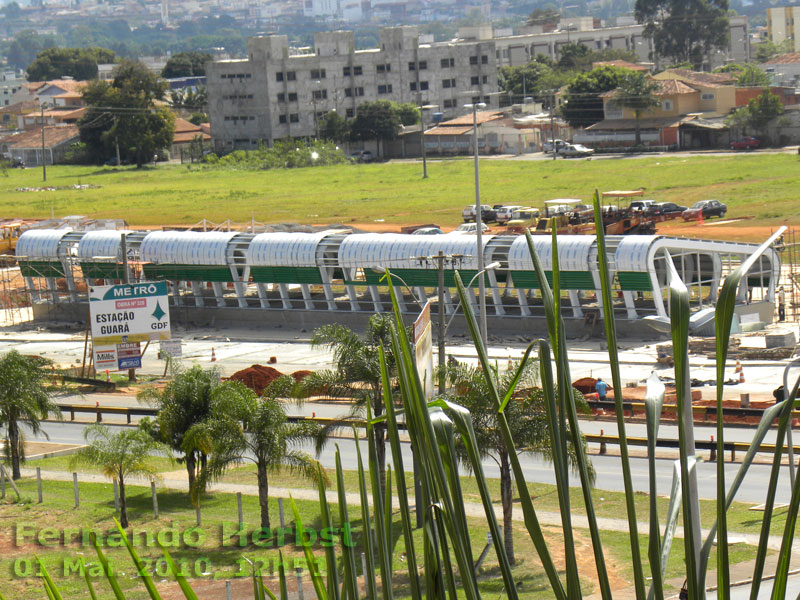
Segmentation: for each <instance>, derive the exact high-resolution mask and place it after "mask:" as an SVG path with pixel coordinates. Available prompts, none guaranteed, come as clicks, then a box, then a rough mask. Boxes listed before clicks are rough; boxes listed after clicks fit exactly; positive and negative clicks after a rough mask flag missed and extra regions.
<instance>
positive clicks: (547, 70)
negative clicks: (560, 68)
mask: <svg viewBox="0 0 800 600" xmlns="http://www.w3.org/2000/svg"><path fill="white" fill-rule="evenodd" d="M563 79H564V76H563V75H561V74H560V73H557V72H555V71H554V70H553V69H552V68H551V67H550V66H548V65H547V64H544V63H542V62H539V61H535V60H532V61H528V62H527V63H525V64H524V65H520V66H518V67H510V66H507V67H501V68H500V72H499V73H498V84H499V85H500V89H502V90H503V91H504V92H506V93H507V94H510V95H511V96H512V98H523V99H524V98H525V97H526V96H532V97H536V96H541V95H542V94H545V93H547V92H548V91H549V90H553V89H557V88H559V87H561V84H562V83H564V81H563Z"/></svg>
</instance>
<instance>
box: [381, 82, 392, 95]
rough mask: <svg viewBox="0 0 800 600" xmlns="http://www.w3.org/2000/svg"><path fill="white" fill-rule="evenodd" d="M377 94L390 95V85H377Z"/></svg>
mask: <svg viewBox="0 0 800 600" xmlns="http://www.w3.org/2000/svg"><path fill="white" fill-rule="evenodd" d="M378 93H379V94H391V93H392V84H391V83H390V84H389V85H379V86H378Z"/></svg>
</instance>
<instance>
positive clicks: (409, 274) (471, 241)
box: [339, 233, 494, 287]
mask: <svg viewBox="0 0 800 600" xmlns="http://www.w3.org/2000/svg"><path fill="white" fill-rule="evenodd" d="M493 237H494V236H492V235H484V236H482V240H481V241H482V243H483V251H484V252H485V251H486V246H487V245H488V243H489V242H490V241H491V240H492V238H493ZM440 250H441V251H442V253H443V254H445V255H447V256H458V257H460V258H459V259H457V260H456V261H455V262H454V263H446V265H445V273H444V284H445V286H447V287H454V286H455V272H456V271H458V273H459V274H460V275H461V279H462V281H463V282H464V283H467V282H469V281H470V280H471V279H472V278H473V277H474V276H475V274H476V273H477V272H478V257H477V255H476V253H477V242H476V239H475V236H474V235H454V234H441V235H404V234H394V233H365V234H354V235H351V236H348V237H347V238H345V239H344V241H342V245H341V247H340V249H339V264H340V265H341V267H342V269H343V270H344V272H345V277H346V278H347V280H346V283H349V284H361V285H363V284H365V283H366V284H368V285H386V281H385V280H384V281H382V280H381V278H382V277H383V274H382V273H380V272H376V271H374V270H373V267H381V268H388V269H390V270H391V271H392V273H395V274H396V275H397V276H398V277H401V278H402V279H403V281H405V282H406V284H408V285H409V286H423V287H435V286H437V285H438V269H437V265H436V262H435V261H433V260H425V257H432V256H436V255H437V254H438V253H439V251H440ZM359 270H363V277H364V279H363V280H361V279H357V277H358V276H359V275H360V274H359V273H357V272H358V271H359ZM477 283H478V282H477V279H476V280H475V282H473V285H477Z"/></svg>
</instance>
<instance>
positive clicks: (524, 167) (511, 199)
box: [0, 154, 800, 226]
mask: <svg viewBox="0 0 800 600" xmlns="http://www.w3.org/2000/svg"><path fill="white" fill-rule="evenodd" d="M799 163H800V157H798V156H797V155H789V154H747V155H744V154H738V155H733V154H732V155H725V156H708V157H680V156H670V157H648V158H637V159H611V160H591V161H587V160H576V161H568V160H559V161H554V162H553V161H528V160H502V159H501V160H482V161H481V165H480V175H481V198H482V201H483V202H484V203H486V204H500V203H506V204H523V205H534V206H542V203H543V201H544V200H548V199H552V198H570V197H575V198H584V199H588V198H590V196H591V194H592V192H593V191H594V189H595V188H598V189H600V190H601V191H603V190H611V189H632V188H638V187H644V188H646V190H647V191H646V197H649V198H654V199H656V200H658V201H674V202H677V203H679V204H683V205H689V204H691V203H693V202H695V201H696V200H700V199H705V198H716V199H718V200H721V201H723V202H726V203H727V204H728V207H729V212H728V216H729V217H737V216H753V217H754V219H752V220H748V221H746V222H744V224H743V225H745V226H752V225H770V226H776V225H778V224H781V223H784V222H789V223H791V222H795V221H796V220H797V218H798V217H800V202H798V201H797V187H798V182H800V175H799V173H798V171H799V170H800V164H799ZM428 173H429V178H428V179H422V178H421V165H419V164H417V163H410V162H403V163H390V164H371V165H340V166H333V167H317V168H306V169H292V170H271V171H261V172H253V171H234V170H221V169H200V168H198V167H196V166H191V165H168V166H159V167H156V168H144V169H139V170H137V169H136V168H134V167H123V168H110V167H74V166H57V167H51V168H49V169H48V171H47V174H48V180H47V185H50V186H55V187H68V186H72V185H74V184H90V185H93V186H98V187H97V188H91V189H85V190H76V189H59V190H55V191H41V192H23V191H17V189H18V188H23V187H37V186H41V185H42V181H41V170H39V169H25V170H18V169H10V170H8V171H7V176H6V177H3V176H2V175H0V216H1V217H30V218H46V217H49V216H50V215H51V211H52V213H54V214H55V215H56V216H63V215H68V214H81V215H87V216H90V217H97V218H124V219H126V220H127V221H128V222H129V223H130V224H132V225H139V226H144V225H151V226H153V225H162V224H192V223H196V222H198V221H200V220H202V219H203V218H207V219H210V220H212V221H216V222H219V221H223V220H225V219H229V218H230V219H232V220H233V221H234V222H240V223H241V222H246V221H249V220H250V219H251V216H255V219H256V220H257V221H262V222H267V223H281V222H292V223H308V224H321V223H324V224H328V223H344V224H348V223H373V222H375V221H379V222H381V221H380V220H382V222H385V223H387V224H394V223H396V224H400V223H419V222H436V223H438V224H440V225H444V226H452V225H456V224H458V223H459V222H460V220H461V219H460V214H461V208H462V207H463V206H464V205H465V204H468V203H470V202H474V197H475V196H474V180H473V167H472V162H471V161H468V160H445V161H432V162H431V163H430V165H429V169H428Z"/></svg>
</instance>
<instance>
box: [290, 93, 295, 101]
mask: <svg viewBox="0 0 800 600" xmlns="http://www.w3.org/2000/svg"><path fill="white" fill-rule="evenodd" d="M289 102H297V92H289Z"/></svg>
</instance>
